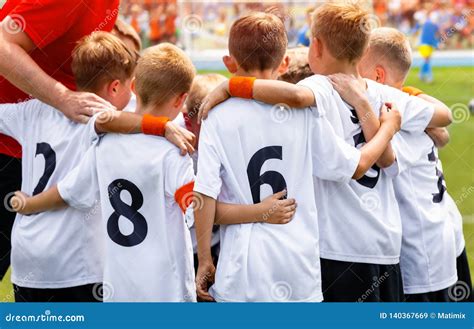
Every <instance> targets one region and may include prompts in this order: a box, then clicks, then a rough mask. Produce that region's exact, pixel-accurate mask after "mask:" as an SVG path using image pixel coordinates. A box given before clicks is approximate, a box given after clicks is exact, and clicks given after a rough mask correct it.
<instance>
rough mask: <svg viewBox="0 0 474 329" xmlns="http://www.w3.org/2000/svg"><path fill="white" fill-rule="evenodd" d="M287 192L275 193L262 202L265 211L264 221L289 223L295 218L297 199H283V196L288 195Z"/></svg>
mask: <svg viewBox="0 0 474 329" xmlns="http://www.w3.org/2000/svg"><path fill="white" fill-rule="evenodd" d="M286 193H287V192H286V191H281V192H278V193H275V194H273V195H270V196H269V197H267V198H265V199H264V200H263V201H262V202H261V204H262V206H263V209H264V211H265V212H264V214H263V218H262V223H269V224H287V223H289V222H290V221H291V220H292V219H293V216H294V215H295V212H296V206H297V205H296V200H295V199H285V200H281V198H283V197H284V196H286Z"/></svg>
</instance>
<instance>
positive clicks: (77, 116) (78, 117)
mask: <svg viewBox="0 0 474 329" xmlns="http://www.w3.org/2000/svg"><path fill="white" fill-rule="evenodd" d="M53 105H54V107H56V108H57V109H59V110H60V111H61V112H62V113H63V114H64V115H65V116H66V117H68V118H69V119H70V120H72V121H74V122H78V123H87V122H88V121H89V118H90V117H92V116H93V115H94V114H95V113H97V112H100V111H110V110H116V108H115V107H114V106H113V105H112V104H110V103H109V102H107V101H106V100H105V99H103V98H101V97H99V96H97V95H96V94H93V93H89V92H81V91H72V90H69V89H67V88H66V89H65V91H64V92H63V93H62V94H61V95H60V96H59V97H58V98H57V104H53Z"/></svg>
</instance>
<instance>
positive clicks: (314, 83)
mask: <svg viewBox="0 0 474 329" xmlns="http://www.w3.org/2000/svg"><path fill="white" fill-rule="evenodd" d="M324 79H327V78H325V77H322V76H316V75H313V76H310V77H308V78H306V79H303V80H301V81H300V82H298V83H297V85H298V86H302V87H306V88H308V89H310V90H311V91H312V92H313V95H314V100H315V104H313V106H317V107H318V110H319V111H320V112H321V113H322V114H324V113H323V112H324V110H323V109H325V108H326V106H325V105H326V98H327V96H328V93H329V92H330V90H329V89H328V88H327V85H326V81H325V80H324Z"/></svg>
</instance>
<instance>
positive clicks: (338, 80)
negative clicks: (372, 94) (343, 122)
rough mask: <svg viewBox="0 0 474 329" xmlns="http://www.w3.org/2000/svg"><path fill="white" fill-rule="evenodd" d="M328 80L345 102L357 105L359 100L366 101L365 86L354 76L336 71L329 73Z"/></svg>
mask: <svg viewBox="0 0 474 329" xmlns="http://www.w3.org/2000/svg"><path fill="white" fill-rule="evenodd" d="M329 80H330V81H331V83H332V85H333V87H334V89H335V90H336V91H337V92H338V93H339V95H340V96H341V98H342V99H343V100H344V101H345V102H346V103H348V104H350V105H352V106H354V107H357V104H359V103H360V102H362V101H367V96H366V95H365V86H364V85H363V84H361V82H360V81H359V80H357V79H356V78H355V77H354V76H351V75H348V74H342V73H336V74H332V75H330V76H329Z"/></svg>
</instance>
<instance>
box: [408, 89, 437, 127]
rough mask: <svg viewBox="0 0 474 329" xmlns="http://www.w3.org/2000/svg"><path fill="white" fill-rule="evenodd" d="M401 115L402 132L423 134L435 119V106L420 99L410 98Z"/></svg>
mask: <svg viewBox="0 0 474 329" xmlns="http://www.w3.org/2000/svg"><path fill="white" fill-rule="evenodd" d="M401 114H402V130H404V131H410V132H414V133H421V132H423V131H424V130H425V129H426V127H428V124H429V123H430V121H431V119H432V118H433V115H434V106H433V104H430V103H428V102H427V101H425V100H423V99H421V98H419V97H416V96H408V99H407V101H406V102H405V104H404V109H403V111H402V113H401Z"/></svg>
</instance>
